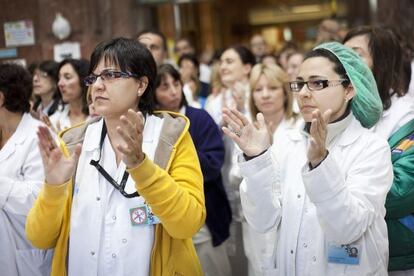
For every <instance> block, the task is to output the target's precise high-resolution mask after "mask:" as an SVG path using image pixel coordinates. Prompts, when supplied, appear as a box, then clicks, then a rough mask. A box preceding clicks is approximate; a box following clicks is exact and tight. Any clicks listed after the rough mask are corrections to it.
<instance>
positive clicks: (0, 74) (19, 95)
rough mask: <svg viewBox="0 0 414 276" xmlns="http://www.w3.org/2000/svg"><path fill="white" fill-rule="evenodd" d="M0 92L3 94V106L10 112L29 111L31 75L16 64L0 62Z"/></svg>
mask: <svg viewBox="0 0 414 276" xmlns="http://www.w3.org/2000/svg"><path fill="white" fill-rule="evenodd" d="M0 92H2V93H3V96H4V104H3V106H4V107H5V108H6V109H7V110H8V111H10V112H14V113H22V114H23V113H25V112H29V111H30V95H31V94H32V77H31V75H30V73H29V71H27V70H26V69H25V68H23V67H22V66H20V65H17V64H11V63H4V64H0Z"/></svg>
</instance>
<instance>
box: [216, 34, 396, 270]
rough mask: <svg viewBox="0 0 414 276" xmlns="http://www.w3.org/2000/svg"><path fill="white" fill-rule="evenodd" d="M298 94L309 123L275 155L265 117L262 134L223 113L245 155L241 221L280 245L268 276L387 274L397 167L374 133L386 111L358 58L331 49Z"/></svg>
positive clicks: (297, 85)
mask: <svg viewBox="0 0 414 276" xmlns="http://www.w3.org/2000/svg"><path fill="white" fill-rule="evenodd" d="M290 88H291V90H292V92H294V93H298V104H299V107H300V111H301V114H302V116H303V119H304V121H305V122H306V123H305V125H304V126H303V128H302V129H303V131H298V130H292V131H290V132H287V133H286V136H285V139H279V140H275V141H273V143H274V144H273V145H272V146H270V139H269V134H268V131H267V128H266V125H265V121H264V118H263V115H262V114H260V113H259V114H258V115H257V120H258V123H257V124H256V125H254V124H252V123H250V122H249V121H248V120H247V119H246V118H245V117H244V116H243V115H242V114H240V113H239V112H237V111H236V110H231V111H230V110H226V111H225V113H224V114H225V116H224V120H225V121H226V122H227V123H228V125H229V127H228V128H223V130H224V132H225V133H226V134H227V135H228V136H229V137H231V138H232V139H233V140H234V141H235V142H236V143H237V144H238V145H239V147H240V148H241V150H242V151H243V156H240V157H239V160H240V163H239V166H240V170H241V173H242V176H243V177H244V181H243V183H242V185H241V188H240V195H241V199H242V206H243V213H244V215H245V217H246V219H247V221H248V223H249V224H250V226H251V227H252V228H253V229H255V230H256V231H258V232H261V233H270V234H272V236H273V240H269V242H268V243H267V244H266V245H265V246H263V248H262V254H263V255H262V266H261V267H262V269H263V275H387V262H388V239H387V228H386V224H385V220H384V216H385V208H384V203H385V197H386V194H387V192H388V190H389V188H390V186H391V182H392V166H391V160H390V151H389V147H388V146H387V143H386V141H385V140H382V139H380V138H379V137H377V136H376V135H375V134H373V133H371V132H370V131H369V130H368V129H367V128H370V127H372V126H373V125H374V124H375V123H376V122H377V121H378V119H379V118H380V115H381V111H382V103H381V100H380V98H379V95H378V92H377V87H376V84H375V80H374V78H373V75H372V73H371V71H370V70H369V68H368V67H367V66H366V65H365V64H364V62H363V61H362V60H361V59H360V58H359V57H358V56H357V55H356V54H355V53H354V52H353V51H352V50H351V49H348V48H347V47H345V46H343V45H341V44H339V43H336V42H333V43H326V44H322V45H320V46H318V47H316V48H315V49H314V50H312V51H311V52H310V53H309V54H307V56H306V57H305V60H304V62H303V63H302V65H301V66H300V70H299V75H298V77H297V80H296V81H293V82H291V83H290ZM266 273H268V274H266Z"/></svg>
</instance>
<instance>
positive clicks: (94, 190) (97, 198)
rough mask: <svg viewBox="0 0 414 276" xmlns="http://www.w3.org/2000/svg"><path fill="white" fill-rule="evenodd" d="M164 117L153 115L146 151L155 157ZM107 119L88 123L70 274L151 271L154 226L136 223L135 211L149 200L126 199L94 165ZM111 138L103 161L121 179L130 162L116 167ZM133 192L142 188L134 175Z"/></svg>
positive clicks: (80, 166)
mask: <svg viewBox="0 0 414 276" xmlns="http://www.w3.org/2000/svg"><path fill="white" fill-rule="evenodd" d="M162 124H163V120H162V119H160V118H158V117H156V116H148V117H147V118H146V124H145V127H144V132H143V145H142V146H143V151H144V152H145V154H146V155H147V157H148V158H150V159H153V157H154V154H155V150H156V146H157V144H158V140H159V135H160V131H161V127H162ZM102 126H103V119H101V120H99V121H97V122H95V123H93V124H91V125H89V126H88V129H87V130H86V133H85V140H84V142H83V145H82V153H81V155H80V157H79V163H78V166H77V172H76V180H75V188H74V195H73V202H72V211H71V218H70V220H71V221H70V241H69V262H68V275H69V276H71V275H73V276H78V275H149V268H150V254H151V249H152V247H153V241H154V235H155V231H154V226H133V225H132V223H131V218H130V210H131V209H133V208H136V207H139V206H141V205H143V204H144V198H143V197H141V196H140V197H134V198H125V197H124V196H123V195H121V193H120V192H119V191H117V190H116V189H115V188H114V187H113V186H112V185H111V184H110V183H108V181H107V180H106V179H105V178H104V177H103V176H102V175H101V174H100V173H99V172H98V171H97V169H96V168H95V167H93V166H92V165H90V164H89V162H90V160H92V159H94V160H97V159H98V158H99V143H100V136H101V130H102ZM110 147H111V145H110V143H109V139H108V136H107V137H106V138H105V142H104V146H103V153H102V157H101V163H100V164H101V165H102V166H103V167H104V168H105V170H106V171H107V172H108V173H109V174H110V175H111V176H112V177H113V178H114V179H115V180H116V181H117V182H118V183H120V182H121V179H122V176H123V173H124V171H125V168H126V166H125V164H124V163H123V162H122V161H121V163H120V164H119V167H118V168H116V161H115V154H114V152H113V149H111V148H110ZM125 189H126V191H127V192H128V193H132V192H133V191H136V188H135V182H134V181H133V179H132V178H131V177H129V178H128V181H127V184H126V187H125Z"/></svg>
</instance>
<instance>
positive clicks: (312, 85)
mask: <svg viewBox="0 0 414 276" xmlns="http://www.w3.org/2000/svg"><path fill="white" fill-rule="evenodd" d="M344 83H349V80H348V79H339V80H308V81H291V82H289V88H290V90H291V91H292V92H300V91H301V90H302V88H303V86H305V84H306V86H307V87H308V89H309V91H319V90H322V89H324V88H326V87H328V86H338V85H342V84H344Z"/></svg>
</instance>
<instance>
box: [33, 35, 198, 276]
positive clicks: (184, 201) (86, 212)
mask: <svg viewBox="0 0 414 276" xmlns="http://www.w3.org/2000/svg"><path fill="white" fill-rule="evenodd" d="M89 71H90V75H89V76H88V77H87V78H85V84H86V85H88V86H89V87H91V97H92V101H93V104H94V109H95V112H96V113H97V114H98V115H100V116H101V117H100V118H96V119H95V120H89V121H87V122H86V123H83V124H81V125H78V126H75V127H73V128H70V129H68V130H66V131H63V132H62V133H61V134H60V138H59V140H58V141H59V145H58V144H57V143H56V142H55V140H54V139H53V138H52V136H51V135H50V134H49V132H48V130H47V129H46V128H39V140H40V143H39V145H40V151H41V154H42V158H43V162H44V164H45V175H46V179H45V184H44V188H43V190H42V191H41V195H40V197H39V199H38V200H37V201H36V203H35V205H34V207H33V208H32V210H31V211H30V214H29V218H28V222H27V226H26V233H27V236H28V238H29V240H31V241H32V243H33V244H34V245H35V246H37V247H40V248H54V257H53V264H52V275H64V274H67V275H69V276H70V275H154V276H155V275H157V276H158V275H177V274H178V275H202V271H201V266H200V263H199V261H198V258H197V255H196V253H195V250H194V245H193V243H192V240H191V238H192V236H193V235H194V234H195V233H196V232H197V231H198V230H199V229H200V227H201V226H202V225H203V224H204V220H205V216H206V212H205V207H204V194H203V184H202V179H203V178H202V174H201V170H200V165H199V162H198V159H197V153H196V151H195V148H194V145H193V143H192V140H191V137H190V135H189V133H188V127H189V122H188V120H187V119H186V118H185V117H184V116H180V115H178V114H173V113H171V114H169V113H154V112H153V109H154V104H155V103H154V93H155V91H154V89H155V78H156V65H155V61H154V59H153V57H152V55H151V53H150V52H149V51H148V50H147V49H146V48H145V46H144V45H142V44H140V43H138V42H136V41H135V40H131V39H124V38H117V39H113V40H110V41H107V42H103V43H101V44H99V45H98V46H97V47H96V48H95V51H94V52H93V53H92V56H91V66H90V70H89ZM81 144H82V147H81Z"/></svg>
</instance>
